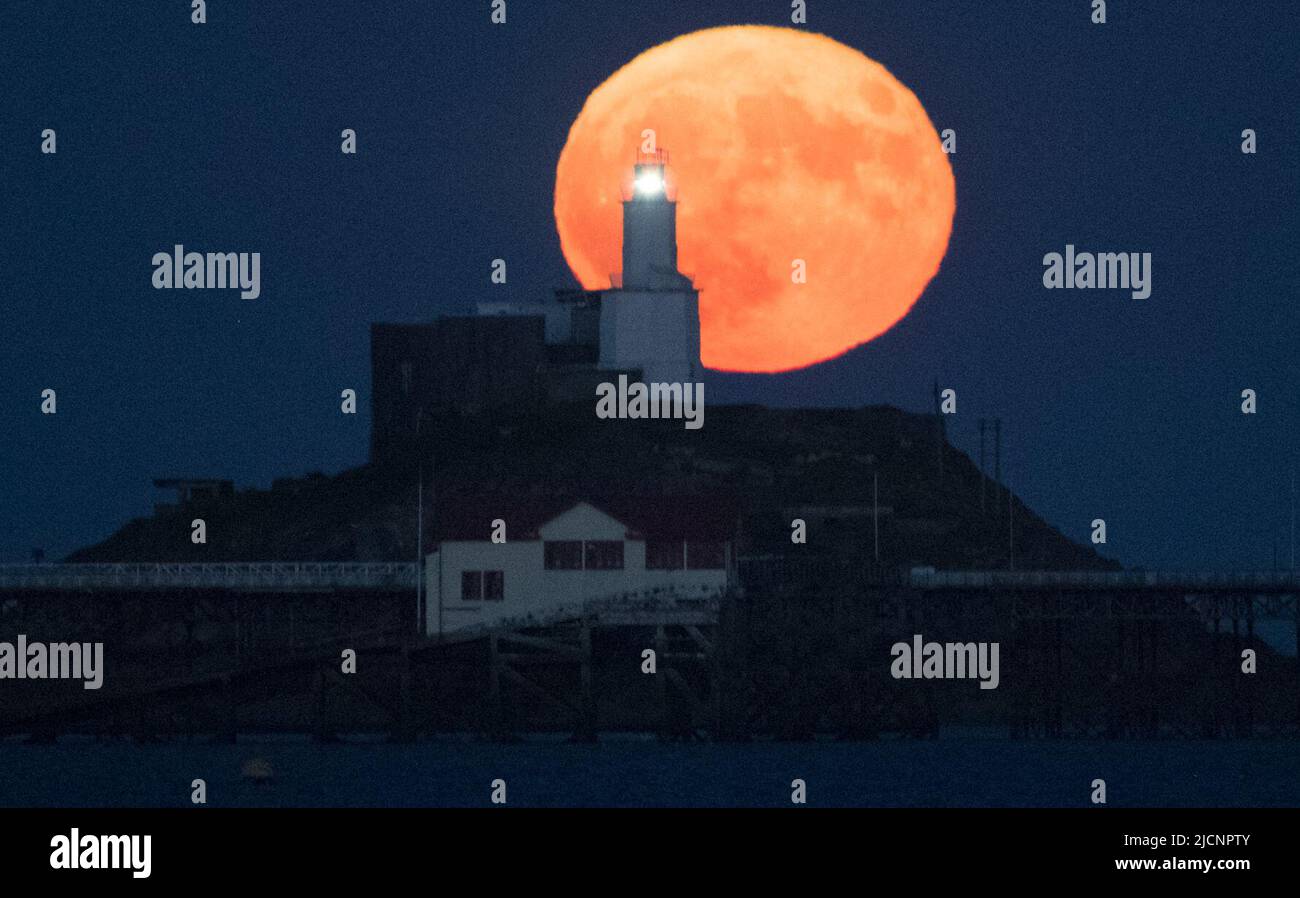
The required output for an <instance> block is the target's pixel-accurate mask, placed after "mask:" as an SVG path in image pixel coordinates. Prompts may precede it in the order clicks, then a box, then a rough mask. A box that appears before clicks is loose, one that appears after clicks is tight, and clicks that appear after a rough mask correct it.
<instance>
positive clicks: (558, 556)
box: [543, 540, 582, 571]
mask: <svg viewBox="0 0 1300 898" xmlns="http://www.w3.org/2000/svg"><path fill="white" fill-rule="evenodd" d="M543 552H544V554H545V556H546V569H547V570H548V571H580V570H582V543H581V542H580V541H578V540H565V541H563V542H551V541H549V540H548V541H547V542H545V543H543Z"/></svg>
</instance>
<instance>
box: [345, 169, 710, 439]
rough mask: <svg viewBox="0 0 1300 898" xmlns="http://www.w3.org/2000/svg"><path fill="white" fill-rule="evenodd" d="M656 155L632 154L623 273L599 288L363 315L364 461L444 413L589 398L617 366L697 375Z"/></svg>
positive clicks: (690, 294)
mask: <svg viewBox="0 0 1300 898" xmlns="http://www.w3.org/2000/svg"><path fill="white" fill-rule="evenodd" d="M667 162H668V159H667V154H666V153H663V152H660V153H655V154H652V155H649V156H641V157H638V159H637V162H636V165H635V167H634V177H633V182H632V186H631V187H630V188H629V189H628V190H627V191H625V193H624V199H623V271H622V272H621V273H620V274H618V275H615V276H614V277H612V278H611V284H610V287H609V289H606V290H556V291H555V292H554V293H553V295H552V296H551V297H550V299H549V300H546V301H541V302H511V301H495V300H494V301H484V302H478V303H476V304H475V306H474V310H473V312H472V313H470V314H461V315H447V316H441V317H439V318H436V319H434V320H433V321H431V322H426V323H423V324H374V325H371V331H370V355H371V375H372V387H371V390H372V406H371V421H372V425H371V443H370V450H371V460H372V461H384V460H386V459H391V458H394V457H401V456H403V455H406V454H408V453H409V452H411V451H413V450H414V449H416V448H417V447H419V446H421V445H424V444H426V443H427V442H428V441H430V440H431V439H432V438H433V434H434V432H435V425H437V424H440V423H445V422H446V421H447V420H448V419H455V418H461V417H469V416H482V415H494V414H503V413H509V412H510V411H511V410H512V409H527V408H534V409H535V408H536V407H537V406H538V405H539V404H546V403H578V402H591V403H593V405H594V402H595V398H596V386H597V385H598V384H600V383H602V382H606V381H609V382H614V381H616V380H617V377H618V375H619V374H624V375H627V377H628V379H629V380H640V381H644V382H646V383H683V384H684V383H691V382H694V381H698V380H699V379H700V376H701V373H702V369H701V366H700V313H699V292H698V291H697V290H696V289H695V287H694V284H692V282H691V279H690V278H689V277H687V276H686V275H684V274H682V273H681V272H679V271H678V270H677V202H676V199H675V198H674V197H673V196H672V195H671V190H670V184H669V180H668V176H667ZM497 289H501V288H497Z"/></svg>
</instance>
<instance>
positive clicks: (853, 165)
mask: <svg viewBox="0 0 1300 898" xmlns="http://www.w3.org/2000/svg"><path fill="white" fill-rule="evenodd" d="M647 129H650V130H653V131H654V141H655V146H656V147H657V148H659V149H664V150H668V151H669V153H670V154H671V157H670V164H669V167H668V177H667V181H668V186H669V189H670V192H672V193H675V194H676V198H677V201H678V205H677V243H678V263H679V264H678V267H679V268H680V270H681V271H682V272H684V273H685V274H688V275H690V276H691V277H692V278H694V280H695V286H696V287H697V288H698V289H699V290H700V344H701V349H700V355H701V361H702V362H703V363H704V365H705V366H706V367H709V368H714V369H720V370H726V371H762V372H775V371H788V370H791V369H795V368H802V367H805V366H807V365H812V364H815V363H817V362H821V361H825V360H826V359H830V358H834V357H835V356H838V355H841V354H842V353H844V352H846V351H848V350H849V349H852V348H853V347H854V346H858V345H860V344H862V343H865V342H867V341H869V340H872V339H874V338H875V337H878V336H879V335H880V334H882V333H884V332H885V331H887V330H889V328H891V327H893V326H894V324H895V323H897V322H898V321H899V319H901V318H902V317H903V316H904V315H906V314H907V312H908V310H909V309H911V308H912V305H913V304H914V303H915V302H916V300H917V298H918V297H919V296H920V295H921V292H922V291H923V290H924V289H925V286H926V284H928V283H929V282H930V279H931V278H933V277H934V275H935V273H936V272H937V271H938V270H939V262H940V260H942V258H943V255H944V252H945V250H946V249H947V246H948V237H949V234H950V233H951V231H952V218H953V212H954V210H955V208H956V196H955V185H954V183H953V175H952V167H951V166H950V165H949V163H948V157H947V156H946V155H945V154H944V152H943V149H942V146H941V143H940V140H939V135H938V133H937V132H936V130H935V127H934V125H933V124H932V123H931V122H930V119H929V116H927V115H926V112H925V109H924V108H923V107H922V106H921V103H920V101H919V100H918V99H917V98H916V96H915V95H914V94H913V93H912V92H911V91H910V90H908V89H907V88H906V87H904V86H903V85H902V84H901V83H900V82H899V81H898V79H896V78H895V77H894V76H893V75H891V74H890V73H889V72H888V71H887V70H886V69H885V67H884V66H882V65H880V64H879V63H877V62H874V61H873V60H871V59H868V58H867V57H866V56H864V55H863V54H862V53H859V52H858V51H857V50H854V49H852V48H851V47H847V46H845V45H844V44H841V43H839V42H838V41H835V40H832V39H831V38H829V37H826V36H824V35H820V34H814V33H811V32H805V31H796V30H793V29H789V28H772V27H767V26H759V25H741V26H734V27H725V28H711V29H708V30H705V31H697V32H693V33H691V34H686V35H683V36H682V37H678V38H676V39H674V40H671V41H669V42H668V43H665V44H660V45H659V46H657V47H653V48H652V49H650V50H647V51H645V52H644V53H642V54H641V55H640V56H637V57H636V58H635V59H633V60H632V61H631V62H629V63H627V64H626V65H625V66H623V67H622V68H621V69H619V70H618V71H617V72H615V73H614V74H613V75H611V76H610V77H609V79H608V80H606V81H605V83H603V84H601V85H600V86H599V87H598V88H596V89H595V90H594V91H592V93H591V95H590V96H589V97H588V98H587V101H586V103H585V104H584V105H583V107H582V111H581V112H580V113H579V114H578V117H577V119H576V120H575V121H574V123H573V125H572V127H571V128H570V129H569V137H568V140H567V142H566V143H565V145H564V149H563V151H562V152H561V153H560V160H559V163H558V165H557V167H556V173H555V221H556V225H557V227H558V229H559V235H560V246H561V248H562V249H563V251H564V257H565V260H566V261H567V262H568V264H569V267H570V268H571V269H572V270H573V273H574V274H575V275H576V276H577V278H578V280H579V281H580V282H581V283H582V285H583V287H585V288H586V289H589V290H598V289H607V288H608V287H609V284H610V274H611V273H613V272H617V271H618V270H619V269H620V268H621V265H622V263H621V258H622V256H621V239H622V209H621V200H622V191H623V189H624V187H625V184H626V183H627V182H628V181H629V179H630V175H631V169H632V163H633V161H634V159H635V153H636V151H637V150H638V148H641V147H642V146H643V144H644V143H645V138H644V137H643V132H644V131H646V130H647ZM797 260H802V262H803V266H802V267H803V273H804V282H803V283H796V282H795V281H796V280H797V279H798V275H799V267H800V266H799V263H798V261H797Z"/></svg>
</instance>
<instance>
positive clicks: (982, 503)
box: [980, 418, 988, 514]
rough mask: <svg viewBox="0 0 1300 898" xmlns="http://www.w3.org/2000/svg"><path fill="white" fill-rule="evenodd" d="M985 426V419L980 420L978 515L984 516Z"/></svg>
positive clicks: (986, 476) (986, 420) (985, 475)
mask: <svg viewBox="0 0 1300 898" xmlns="http://www.w3.org/2000/svg"><path fill="white" fill-rule="evenodd" d="M987 424H988V419H987V418H980V514H984V492H985V483H984V482H985V481H986V480H988V475H987V474H985V471H986V469H987V468H986V465H985V464H984V428H985V426H986V425H987Z"/></svg>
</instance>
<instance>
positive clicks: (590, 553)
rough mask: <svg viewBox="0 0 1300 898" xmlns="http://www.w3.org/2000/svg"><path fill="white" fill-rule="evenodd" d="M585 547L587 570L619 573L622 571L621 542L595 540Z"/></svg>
mask: <svg viewBox="0 0 1300 898" xmlns="http://www.w3.org/2000/svg"><path fill="white" fill-rule="evenodd" d="M586 545H587V570H589V571H620V570H622V569H623V541H622V540H597V541H594V542H589V543H587V544H586Z"/></svg>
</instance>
